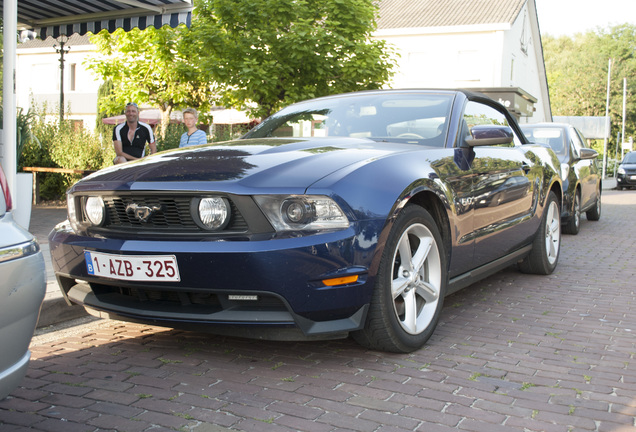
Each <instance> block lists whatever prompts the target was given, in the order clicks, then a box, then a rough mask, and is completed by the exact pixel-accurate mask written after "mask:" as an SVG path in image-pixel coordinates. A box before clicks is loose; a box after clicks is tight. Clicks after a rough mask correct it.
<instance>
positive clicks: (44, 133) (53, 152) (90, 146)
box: [18, 115, 115, 200]
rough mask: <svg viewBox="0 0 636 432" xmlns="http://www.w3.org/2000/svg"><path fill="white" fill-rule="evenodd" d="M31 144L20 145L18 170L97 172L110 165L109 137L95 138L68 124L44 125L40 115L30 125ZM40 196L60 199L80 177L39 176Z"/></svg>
mask: <svg viewBox="0 0 636 432" xmlns="http://www.w3.org/2000/svg"><path fill="white" fill-rule="evenodd" d="M31 132H32V133H33V135H34V136H35V137H36V138H37V141H39V144H40V145H37V143H35V142H34V140H33V141H31V142H28V143H26V144H25V145H24V148H23V150H22V155H21V158H20V160H19V162H18V167H19V168H21V167H25V166H37V167H51V168H71V169H83V170H99V169H102V168H105V167H107V166H110V165H112V161H113V158H114V157H115V150H114V149H113V145H112V142H111V140H110V136H109V137H103V138H101V137H99V136H98V135H95V134H93V133H90V132H87V131H85V130H84V129H81V128H79V129H76V128H74V127H73V124H72V123H71V122H69V121H64V122H62V124H60V123H59V122H57V121H56V122H46V121H45V120H44V116H43V115H38V116H37V120H34V121H33V122H32V124H31ZM38 176H39V184H40V197H41V198H42V199H43V200H64V199H66V196H65V195H66V190H67V189H68V188H69V187H71V186H72V185H73V184H74V183H75V182H77V181H78V180H79V179H80V178H81V177H82V176H81V175H80V174H59V173H41V174H38Z"/></svg>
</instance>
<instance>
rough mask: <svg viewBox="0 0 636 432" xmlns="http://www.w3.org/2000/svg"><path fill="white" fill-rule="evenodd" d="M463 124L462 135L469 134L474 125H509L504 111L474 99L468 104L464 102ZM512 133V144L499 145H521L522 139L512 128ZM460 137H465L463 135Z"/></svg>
mask: <svg viewBox="0 0 636 432" xmlns="http://www.w3.org/2000/svg"><path fill="white" fill-rule="evenodd" d="M463 124H464V128H463V130H462V135H464V134H469V133H470V132H469V131H470V129H471V128H472V127H473V126H476V125H486V124H491V125H497V126H510V124H509V122H508V118H507V117H506V115H505V114H504V113H502V112H500V111H498V110H496V109H495V108H493V107H491V106H488V105H484V104H482V103H479V102H475V101H469V102H468V104H466V110H465V111H464V122H463ZM512 134H513V136H514V140H513V142H512V144H502V145H501V146H503V147H512V146H513V145H515V146H517V145H521V143H522V142H523V141H522V140H521V139H520V138H519V136H518V135H517V133H516V132H515V131H514V130H513V131H512ZM462 138H465V136H463V137H462Z"/></svg>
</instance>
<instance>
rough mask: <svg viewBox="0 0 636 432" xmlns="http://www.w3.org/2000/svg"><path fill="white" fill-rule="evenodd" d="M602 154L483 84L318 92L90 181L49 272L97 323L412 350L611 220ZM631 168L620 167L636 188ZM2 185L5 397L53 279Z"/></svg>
mask: <svg viewBox="0 0 636 432" xmlns="http://www.w3.org/2000/svg"><path fill="white" fill-rule="evenodd" d="M597 156H598V155H597V153H596V152H595V151H594V150H592V149H590V148H588V147H587V145H586V142H585V139H584V138H583V136H582V135H581V134H580V132H578V131H577V130H576V129H575V128H573V127H572V126H568V125H564V124H553V123H549V124H548V123H544V124H536V125H523V126H520V125H519V124H518V123H517V122H516V120H515V119H514V117H512V116H511V115H510V113H509V112H508V111H507V110H506V109H505V108H504V107H503V106H502V105H500V104H498V103H496V102H494V101H492V100H491V99H489V98H487V97H485V96H483V95H480V94H476V93H471V92H468V91H450V90H445V91H442V90H440V91H426V90H421V91H417V90H409V91H403V90H393V91H388V90H384V91H369V92H359V93H351V94H345V95H338V96H331V97H325V98H319V99H314V100H309V101H306V102H302V103H298V104H295V105H292V106H289V107H287V108H285V109H283V110H282V111H280V112H279V113H277V114H275V115H273V116H271V117H270V118H269V119H267V120H265V121H264V122H263V123H261V124H260V125H259V126H257V127H256V128H254V129H253V130H252V131H250V132H249V133H248V134H247V135H245V136H244V137H243V138H241V139H239V140H235V141H230V142H225V143H221V144H217V145H201V146H196V147H191V148H186V149H175V150H170V151H166V152H163V153H160V154H157V155H153V156H149V157H147V158H145V159H142V160H139V161H135V162H131V163H128V164H125V165H119V166H116V167H112V168H109V169H105V170H102V171H99V172H97V173H95V174H93V175H91V176H89V177H87V178H85V179H83V180H81V181H80V182H78V183H77V184H75V185H74V186H73V187H72V188H71V189H70V190H69V192H68V220H67V221H65V222H63V223H60V224H59V225H58V226H56V227H55V229H54V230H53V231H52V232H51V234H50V236H49V242H50V243H49V244H50V248H51V256H52V260H53V267H54V271H55V273H56V276H57V278H58V282H59V283H60V288H61V290H62V294H63V295H64V297H65V299H66V300H67V302H68V303H69V305H81V306H83V307H85V308H86V309H87V310H88V311H89V312H90V313H92V314H94V315H97V316H100V317H107V318H115V319H120V320H124V321H131V322H141V323H150V324H153V325H163V326H168V327H178V328H185V329H191V330H198V331H211V332H215V333H220V334H229V335H238V336H248V337H258V338H268V339H276V340H312V339H325V338H341V337H347V336H348V335H351V336H352V337H353V338H354V339H355V340H356V341H358V342H359V343H360V344H362V345H363V346H365V347H368V348H371V349H377V350H386V351H393V352H410V351H413V350H416V349H418V348H420V347H421V346H422V345H423V344H424V343H425V342H426V340H427V339H428V338H429V337H430V336H431V335H432V333H433V331H434V329H435V327H436V325H437V322H438V319H439V315H440V312H441V309H442V305H443V301H444V297H445V296H447V295H449V294H451V293H453V292H455V291H457V290H459V289H461V288H463V287H466V286H468V285H470V284H472V283H474V282H475V281H478V280H480V279H482V278H484V277H486V276H488V275H490V274H492V273H495V272H497V271H499V270H501V269H503V268H505V267H507V266H510V265H513V264H516V265H518V267H519V269H520V270H521V271H523V272H528V273H536V274H543V275H547V274H550V273H552V272H553V271H554V269H555V268H556V266H557V263H558V259H559V253H560V246H561V229H562V226H563V230H564V232H566V233H571V234H576V233H578V232H579V229H580V222H581V213H582V212H585V213H586V215H587V218H588V220H599V218H600V215H601V191H602V188H601V178H600V175H599V170H598V167H597V166H596V158H597ZM628 156H629V155H628ZM630 161H631V159H630V158H629V157H626V162H625V163H624V167H623V169H622V171H621V170H619V175H623V177H622V178H623V179H625V183H626V184H628V182H629V181H631V180H634V184H636V158H635V160H634V161H633V162H634V163H635V164H634V167H633V170H634V174H633V175H632V174H631V173H632V171H630V170H631V169H632V167H630V166H629V163H628V162H630ZM631 177H634V178H633V179H632V178H631ZM0 185H1V186H2V194H0V233H1V234H2V235H1V236H0V239H1V240H2V242H3V243H2V244H1V245H0V278H1V279H3V280H7V281H8V283H6V284H3V285H2V288H1V291H0V294H1V295H2V296H3V297H2V298H3V300H2V303H0V308H1V309H0V343H2V346H3V347H4V350H5V355H3V357H2V360H0V398H3V397H5V396H6V395H7V394H8V393H10V392H11V391H12V390H13V388H15V387H16V386H17V385H18V384H19V382H20V380H21V379H22V377H23V376H24V373H25V371H26V367H27V364H28V360H29V357H30V353H29V351H28V344H29V341H30V340H31V336H32V334H33V329H34V327H35V325H36V322H37V317H38V312H39V307H40V305H41V303H42V299H43V296H44V290H45V284H46V282H45V280H44V277H45V271H44V261H43V258H42V254H41V252H40V250H39V245H38V244H37V241H36V240H35V239H34V238H33V236H31V235H30V234H29V233H28V232H26V231H25V230H23V229H22V228H20V227H19V226H18V225H16V224H15V223H14V222H13V220H12V218H11V207H12V205H11V198H10V194H9V193H8V188H7V184H6V179H5V177H4V175H3V174H2V171H0Z"/></svg>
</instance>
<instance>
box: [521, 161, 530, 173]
mask: <svg viewBox="0 0 636 432" xmlns="http://www.w3.org/2000/svg"><path fill="white" fill-rule="evenodd" d="M521 169H522V170H523V172H524V173H526V174H528V173H529V172H530V165H528V163H527V162H523V163H522V164H521Z"/></svg>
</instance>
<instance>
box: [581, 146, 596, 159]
mask: <svg viewBox="0 0 636 432" xmlns="http://www.w3.org/2000/svg"><path fill="white" fill-rule="evenodd" d="M580 153H581V159H596V158H598V152H597V151H596V150H593V149H589V148H582V149H580Z"/></svg>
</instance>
